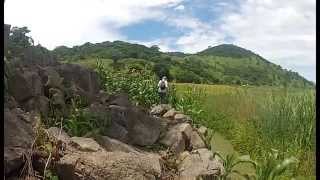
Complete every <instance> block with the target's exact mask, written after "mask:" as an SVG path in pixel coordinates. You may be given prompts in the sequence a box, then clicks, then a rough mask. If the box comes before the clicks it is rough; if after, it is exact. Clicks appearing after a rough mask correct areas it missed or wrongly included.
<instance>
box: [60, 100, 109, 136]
mask: <svg viewBox="0 0 320 180" xmlns="http://www.w3.org/2000/svg"><path fill="white" fill-rule="evenodd" d="M109 125H110V114H109V113H108V112H103V113H98V112H95V113H91V112H89V111H87V110H86V109H85V108H83V107H81V104H80V103H79V102H76V101H74V100H72V110H71V114H70V116H69V117H68V118H67V119H65V122H64V129H65V130H66V131H67V132H68V133H69V134H71V135H72V136H84V135H86V134H88V133H91V132H96V133H98V134H103V132H105V131H106V129H107V128H108V127H109Z"/></svg>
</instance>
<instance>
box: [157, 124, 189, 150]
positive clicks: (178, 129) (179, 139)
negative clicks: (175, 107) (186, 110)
mask: <svg viewBox="0 0 320 180" xmlns="http://www.w3.org/2000/svg"><path fill="white" fill-rule="evenodd" d="M191 134H192V127H191V125H190V124H188V123H181V124H176V125H174V126H172V127H169V130H168V131H167V133H166V134H165V135H164V137H162V138H161V139H160V141H159V142H160V143H161V144H163V145H165V146H167V147H170V148H171V149H172V150H173V151H174V152H175V153H177V154H179V153H181V152H182V151H184V150H185V149H186V148H189V141H190V138H191Z"/></svg>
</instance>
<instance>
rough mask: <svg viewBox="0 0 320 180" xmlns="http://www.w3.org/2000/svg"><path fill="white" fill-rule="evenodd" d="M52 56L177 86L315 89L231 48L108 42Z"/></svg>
mask: <svg viewBox="0 0 320 180" xmlns="http://www.w3.org/2000/svg"><path fill="white" fill-rule="evenodd" d="M53 53H54V54H55V55H56V57H57V58H58V59H59V60H61V61H68V62H75V61H82V60H88V59H92V60H93V59H97V58H99V59H104V60H106V59H109V61H110V60H112V61H113V63H115V64H117V65H118V67H122V66H124V64H125V65H133V64H135V65H137V64H138V65H139V66H141V67H142V66H148V67H151V68H153V70H154V71H155V72H156V73H157V74H158V75H159V76H162V75H166V76H168V77H169V79H170V80H175V81H177V82H188V83H207V84H238V85H243V84H248V85H271V86H294V87H310V86H313V84H312V82H309V81H307V80H306V79H305V78H303V77H302V76H300V75H299V74H298V73H296V72H292V71H288V70H285V69H282V68H281V67H280V66H279V65H276V64H273V63H271V62H269V61H267V60H266V59H264V58H262V57H261V56H259V55H257V54H255V53H253V52H251V51H249V50H246V49H243V48H241V47H238V46H235V45H230V44H223V45H219V46H215V47H210V48H208V49H206V50H204V51H201V52H199V53H197V54H184V53H182V52H168V53H163V52H160V51H159V48H158V47H157V46H152V47H150V48H148V47H146V46H143V45H139V44H131V43H127V42H122V41H114V42H109V41H106V42H102V43H96V44H92V43H85V44H83V45H81V46H74V47H72V48H68V47H66V46H60V47H57V48H56V49H54V50H53ZM106 61H107V60H106Z"/></svg>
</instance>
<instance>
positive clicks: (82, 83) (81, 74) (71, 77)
mask: <svg viewBox="0 0 320 180" xmlns="http://www.w3.org/2000/svg"><path fill="white" fill-rule="evenodd" d="M54 68H55V70H56V71H57V72H58V73H59V74H60V76H61V77H63V84H64V86H65V87H71V86H72V85H75V86H76V88H77V89H78V91H80V92H81V93H82V95H86V98H87V99H88V100H89V101H90V102H92V101H93V100H95V96H96V95H97V94H98V93H99V90H100V80H99V76H98V74H97V73H96V72H94V71H93V70H90V69H88V68H85V67H83V66H80V65H77V64H60V65H58V66H55V67H54Z"/></svg>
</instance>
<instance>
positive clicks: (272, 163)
mask: <svg viewBox="0 0 320 180" xmlns="http://www.w3.org/2000/svg"><path fill="white" fill-rule="evenodd" d="M297 162H298V160H297V159H296V158H295V157H290V158H284V159H283V158H279V156H278V152H277V150H274V152H271V153H268V155H267V157H265V158H264V159H263V160H262V162H260V163H257V164H256V166H255V171H256V174H255V175H254V176H253V179H257V180H274V179H277V178H279V177H281V176H282V175H284V174H285V173H286V171H287V170H288V168H290V166H291V165H292V164H294V163H297ZM249 179H251V178H249Z"/></svg>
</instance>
